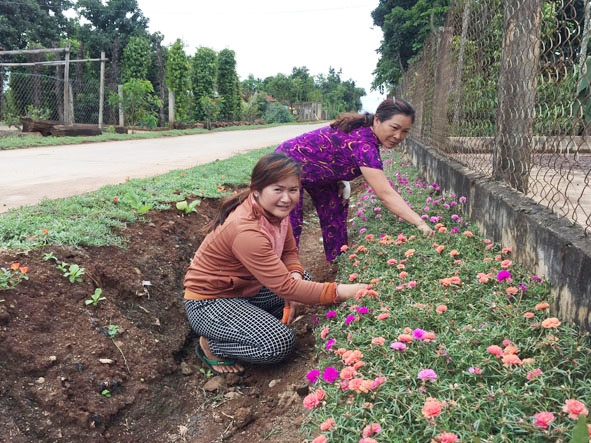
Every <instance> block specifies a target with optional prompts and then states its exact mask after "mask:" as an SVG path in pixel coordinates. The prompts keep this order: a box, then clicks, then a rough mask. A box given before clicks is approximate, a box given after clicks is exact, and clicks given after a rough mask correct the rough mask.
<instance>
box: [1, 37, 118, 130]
mask: <svg viewBox="0 0 591 443" xmlns="http://www.w3.org/2000/svg"><path fill="white" fill-rule="evenodd" d="M41 51H43V50H41ZM45 51H47V52H48V53H47V54H39V53H37V52H35V50H32V51H30V52H32V53H33V54H28V52H29V51H5V52H4V53H0V85H1V86H2V88H1V89H0V105H1V106H0V121H4V122H6V123H8V124H16V123H18V121H19V119H20V118H21V117H30V118H37V119H44V120H57V121H67V120H68V118H66V115H65V114H66V113H68V112H69V113H72V112H73V122H74V123H91V124H98V122H99V118H98V116H99V108H100V106H99V101H100V95H101V91H100V64H99V63H97V59H88V60H72V61H71V62H68V69H67V71H68V74H67V75H66V62H65V61H60V60H59V51H60V49H55V50H45ZM49 51H53V52H57V53H58V55H55V54H54V53H53V52H49ZM61 51H64V50H61ZM7 53H8V55H6V54H7ZM12 53H17V54H16V55H14V54H12ZM56 58H57V60H56ZM66 77H67V78H66ZM66 80H67V84H68V91H67V92H68V93H67V94H64V92H65V91H64V85H65V81H66ZM64 99H66V100H67V103H64ZM105 115H107V114H106V113H105Z"/></svg>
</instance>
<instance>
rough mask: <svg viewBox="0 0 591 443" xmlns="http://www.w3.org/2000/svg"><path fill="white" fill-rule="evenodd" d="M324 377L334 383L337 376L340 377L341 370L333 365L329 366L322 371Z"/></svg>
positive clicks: (328, 381)
mask: <svg viewBox="0 0 591 443" xmlns="http://www.w3.org/2000/svg"><path fill="white" fill-rule="evenodd" d="M322 378H323V379H324V381H325V382H327V383H333V382H334V381H335V380H336V379H337V378H339V371H338V370H337V369H336V368H334V367H333V366H328V367H327V368H326V369H325V370H324V372H323V373H322Z"/></svg>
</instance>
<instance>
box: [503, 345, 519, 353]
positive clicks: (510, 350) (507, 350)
mask: <svg viewBox="0 0 591 443" xmlns="http://www.w3.org/2000/svg"><path fill="white" fill-rule="evenodd" d="M518 352H519V348H518V347H517V346H514V345H507V346H505V349H503V354H505V355H509V354H517V353H518Z"/></svg>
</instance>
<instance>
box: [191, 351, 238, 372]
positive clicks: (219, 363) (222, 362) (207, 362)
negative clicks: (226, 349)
mask: <svg viewBox="0 0 591 443" xmlns="http://www.w3.org/2000/svg"><path fill="white" fill-rule="evenodd" d="M195 354H197V357H198V358H199V360H201V361H202V362H203V364H204V365H205V366H207V367H208V368H209V370H210V371H211V372H213V373H214V374H216V375H226V374H236V375H242V374H244V371H237V372H220V371H216V370H215V369H214V368H213V367H214V366H234V365H236V361H234V360H212V359H211V358H207V355H205V352H203V349H201V345H200V344H199V343H197V344H196V345H195Z"/></svg>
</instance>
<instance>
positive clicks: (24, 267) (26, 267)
mask: <svg viewBox="0 0 591 443" xmlns="http://www.w3.org/2000/svg"><path fill="white" fill-rule="evenodd" d="M18 270H19V271H20V272H21V274H26V273H27V272H29V267H28V266H21V267H20V268H18Z"/></svg>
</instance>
